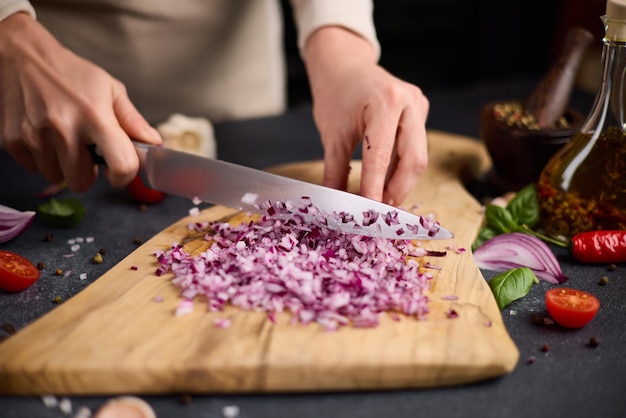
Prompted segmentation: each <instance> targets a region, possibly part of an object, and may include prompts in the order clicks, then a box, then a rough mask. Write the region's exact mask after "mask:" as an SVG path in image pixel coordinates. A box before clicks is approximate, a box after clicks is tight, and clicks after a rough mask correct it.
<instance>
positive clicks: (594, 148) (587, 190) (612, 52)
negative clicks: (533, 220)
mask: <svg viewBox="0 0 626 418" xmlns="http://www.w3.org/2000/svg"><path fill="white" fill-rule="evenodd" d="M601 19H602V21H603V23H604V27H605V36H604V38H603V43H604V45H603V49H602V82H601V84H600V86H599V87H598V91H597V93H596V97H595V101H594V104H593V107H592V110H591V111H590V112H589V115H588V116H587V119H586V121H585V122H584V123H583V125H582V127H581V129H580V131H579V132H577V133H576V134H574V136H573V137H572V138H571V139H570V141H569V142H568V143H567V144H566V145H565V146H564V147H563V148H562V149H561V150H559V151H558V152H557V153H556V154H555V155H554V156H553V157H552V159H551V160H550V161H549V162H548V163H547V164H546V166H545V168H544V169H543V171H542V173H541V175H540V177H539V180H538V183H537V192H538V194H539V203H540V209H541V216H540V219H541V227H542V229H543V230H544V231H545V232H546V233H548V234H550V235H553V236H564V237H570V236H572V235H575V234H577V233H579V232H582V231H590V230H601V229H626V103H625V98H626V0H608V1H607V6H606V14H605V15H604V16H602V17H601Z"/></svg>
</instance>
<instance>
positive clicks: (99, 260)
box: [93, 253, 103, 264]
mask: <svg viewBox="0 0 626 418" xmlns="http://www.w3.org/2000/svg"><path fill="white" fill-rule="evenodd" d="M102 261H103V259H102V254H100V253H96V255H95V256H94V257H93V262H94V264H100V263H102Z"/></svg>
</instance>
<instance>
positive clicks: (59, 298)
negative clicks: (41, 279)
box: [54, 296, 63, 303]
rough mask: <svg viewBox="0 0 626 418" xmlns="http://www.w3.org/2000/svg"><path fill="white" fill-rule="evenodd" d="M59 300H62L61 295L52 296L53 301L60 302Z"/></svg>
mask: <svg viewBox="0 0 626 418" xmlns="http://www.w3.org/2000/svg"><path fill="white" fill-rule="evenodd" d="M61 302H63V298H62V297H61V296H55V297H54V303H61Z"/></svg>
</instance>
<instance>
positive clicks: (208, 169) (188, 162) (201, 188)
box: [136, 144, 453, 240]
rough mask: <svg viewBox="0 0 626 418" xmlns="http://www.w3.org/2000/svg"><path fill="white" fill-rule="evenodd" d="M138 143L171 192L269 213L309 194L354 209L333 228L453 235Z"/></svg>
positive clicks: (322, 190) (333, 207)
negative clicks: (270, 208)
mask: <svg viewBox="0 0 626 418" xmlns="http://www.w3.org/2000/svg"><path fill="white" fill-rule="evenodd" d="M136 147H137V150H138V153H139V156H140V159H141V161H142V167H143V168H144V169H145V171H146V175H147V179H148V181H149V182H150V185H151V186H152V187H153V188H155V189H157V190H161V191H163V192H166V193H171V194H175V195H179V196H183V197H188V198H199V199H201V200H203V201H205V202H208V203H213V204H219V205H222V206H227V207H231V208H235V209H240V210H243V211H249V212H251V213H260V214H267V208H266V207H264V204H266V203H267V202H272V203H275V202H284V203H287V202H288V203H291V204H294V205H297V204H298V203H300V202H301V201H302V200H303V198H309V199H310V201H311V203H312V204H313V206H315V207H316V208H318V209H319V210H320V211H321V212H324V213H325V214H328V215H332V214H336V213H347V214H350V215H351V216H352V217H353V218H354V222H341V221H337V219H336V218H335V217H334V216H328V217H327V218H326V219H327V221H328V224H329V226H330V227H331V228H333V229H338V230H341V231H344V232H349V233H356V234H360V235H368V236H373V237H381V238H393V239H419V240H429V239H445V238H452V237H453V234H452V233H451V232H450V231H448V230H447V229H445V228H444V227H442V226H441V225H439V224H438V223H434V222H433V221H432V220H430V219H427V218H424V217H421V216H419V215H415V214H413V213H410V212H407V211H404V210H401V209H398V208H396V207H394V206H390V205H387V204H384V203H381V202H378V201H375V200H372V199H368V198H365V197H362V196H359V195H356V194H353V193H349V192H343V191H340V190H335V189H332V188H329V187H324V186H320V185H317V184H313V183H308V182H304V181H300V180H295V179H291V178H288V177H284V176H279V175H276V174H272V173H268V172H266V171H261V170H256V169H253V168H250V167H245V166H241V165H237V164H232V163H229V162H225V161H221V160H214V159H210V158H204V157H201V156H198V155H195V154H190V153H185V152H180V151H176V150H171V149H168V148H164V147H155V146H147V145H143V144H136ZM368 211H369V212H372V213H377V214H379V216H378V219H377V220H376V222H373V223H371V224H370V225H364V223H365V224H367V223H369V222H368V218H367V216H365V215H364V214H365V213H366V212H368ZM386 214H393V215H394V216H396V218H395V219H396V220H397V222H393V223H391V224H390V225H388V224H387V222H385V215H386ZM298 215H299V216H303V214H302V213H298ZM304 217H306V214H305V215H304Z"/></svg>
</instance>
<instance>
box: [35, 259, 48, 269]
mask: <svg viewBox="0 0 626 418" xmlns="http://www.w3.org/2000/svg"><path fill="white" fill-rule="evenodd" d="M45 268H46V264H45V263H44V262H43V261H40V262H39V263H37V270H43V269H45Z"/></svg>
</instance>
